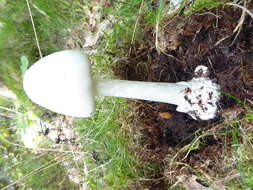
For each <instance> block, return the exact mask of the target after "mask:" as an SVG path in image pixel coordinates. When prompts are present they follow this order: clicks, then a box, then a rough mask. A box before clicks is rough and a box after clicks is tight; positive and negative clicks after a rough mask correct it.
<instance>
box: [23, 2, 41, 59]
mask: <svg viewBox="0 0 253 190" xmlns="http://www.w3.org/2000/svg"><path fill="white" fill-rule="evenodd" d="M26 4H27V8H28V11H29V15H30V18H31V22H32V27H33V32H34V36H35V41H36V44H37V47H38V51H39V54H40V58H42V57H43V56H42V52H41V49H40V44H39V39H38V35H37V32H36V28H35V24H34V21H33V16H32V11H31V7H30V3H29V1H28V0H26Z"/></svg>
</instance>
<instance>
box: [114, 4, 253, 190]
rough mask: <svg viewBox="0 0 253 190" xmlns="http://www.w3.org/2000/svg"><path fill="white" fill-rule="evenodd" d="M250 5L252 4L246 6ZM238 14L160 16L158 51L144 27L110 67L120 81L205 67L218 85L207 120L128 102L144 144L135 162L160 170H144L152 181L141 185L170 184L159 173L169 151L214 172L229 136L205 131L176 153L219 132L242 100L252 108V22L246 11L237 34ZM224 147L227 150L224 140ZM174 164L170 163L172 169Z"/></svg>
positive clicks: (183, 77)
mask: <svg viewBox="0 0 253 190" xmlns="http://www.w3.org/2000/svg"><path fill="white" fill-rule="evenodd" d="M252 7H253V4H249V5H248V8H252ZM241 14H242V11H241V9H239V8H235V7H231V6H230V7H225V8H223V9H219V10H218V9H215V10H211V11H210V10H208V11H206V10H203V11H202V12H200V13H195V14H193V15H191V16H180V17H175V18H173V19H172V20H164V25H163V27H162V29H161V31H160V32H159V38H158V39H159V44H160V46H159V47H160V48H159V51H160V52H158V51H157V48H156V47H155V39H154V36H155V35H154V34H155V31H154V30H153V29H147V30H146V31H145V34H144V35H145V36H146V40H145V42H143V43H139V44H135V45H134V46H133V47H131V53H130V55H129V57H128V58H127V60H124V61H120V62H118V63H117V64H116V65H115V68H114V70H115V74H116V76H118V77H119V78H121V79H125V80H137V81H153V82H173V83H174V82H178V81H187V80H190V79H192V78H193V71H194V69H195V68H196V67H197V66H198V65H205V66H207V67H208V68H209V70H210V77H211V79H212V80H214V81H216V82H217V83H218V84H220V86H221V90H222V94H223V95H222V98H221V100H220V103H219V107H220V110H219V113H218V115H217V117H216V118H215V119H213V120H209V121H196V120H193V119H192V118H191V117H190V116H188V115H187V114H184V113H179V112H176V110H175V109H176V106H173V105H169V104H165V103H157V102H149V101H140V100H136V101H134V102H132V105H134V106H133V107H134V110H135V116H134V123H135V127H136V129H135V130H136V131H138V132H139V133H140V134H141V138H140V139H139V140H138V143H139V145H140V146H141V147H145V148H143V149H142V150H139V155H140V160H141V161H143V162H144V163H153V164H157V165H158V166H159V168H160V169H159V173H158V174H157V173H156V174H155V172H154V173H153V174H150V176H151V179H153V180H150V181H148V182H143V187H145V188H146V189H152V190H155V189H157V190H158V189H159V190H161V189H166V187H168V186H169V184H170V183H171V182H170V181H168V180H167V179H166V174H165V173H166V172H168V168H166V167H167V165H168V162H167V161H166V160H168V158H171V155H176V156H175V157H174V158H173V159H174V160H176V161H180V162H182V163H185V164H187V165H189V166H190V167H192V168H195V169H196V170H198V169H201V170H203V168H201V167H200V165H201V164H203V163H205V162H206V161H207V160H208V161H209V165H207V166H206V167H205V168H204V169H205V172H207V173H208V174H209V175H213V173H215V172H217V171H215V169H214V168H216V170H217V168H218V167H219V165H220V163H221V159H222V156H221V155H222V151H223V150H224V142H225V139H227V140H228V139H229V138H230V137H229V136H226V137H225V136H224V135H215V136H214V135H208V136H207V137H203V138H201V146H200V148H198V149H197V150H194V151H191V152H189V154H187V155H186V153H180V154H177V153H178V151H179V150H180V149H181V148H182V147H183V146H185V145H187V144H189V143H191V142H192V140H193V139H194V138H195V137H196V136H198V135H200V134H204V133H205V132H208V131H211V132H221V131H222V130H225V128H226V125H225V121H227V120H228V117H231V114H232V113H233V114H235V116H233V117H232V118H230V120H231V119H234V118H235V117H238V116H240V115H243V111H244V107H243V106H242V104H241V103H242V102H243V103H244V104H247V105H248V106H251V107H252V106H253V103H252V102H253V20H252V18H251V17H250V16H248V15H246V17H245V20H244V22H243V25H242V27H241V28H240V30H239V32H238V31H234V30H235V28H236V27H237V25H238V22H239V20H240V18H241ZM240 102H241V103H240ZM226 145H227V147H226V148H227V149H228V150H229V149H230V148H229V147H230V146H231V145H230V143H229V141H228V142H227V143H226ZM170 160H171V159H170ZM221 167H222V166H221ZM180 168H182V167H176V169H177V172H178V171H179V169H180ZM224 170H225V169H224ZM219 173H222V172H221V171H219ZM216 175H218V174H216ZM221 175H222V174H221Z"/></svg>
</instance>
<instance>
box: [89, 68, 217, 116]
mask: <svg viewBox="0 0 253 190" xmlns="http://www.w3.org/2000/svg"><path fill="white" fill-rule="evenodd" d="M194 74H195V77H194V78H193V79H192V80H190V81H186V82H184V81H182V82H177V83H167V82H166V83H165V82H140V81H127V80H105V81H103V80H100V81H99V80H95V85H94V86H95V94H96V95H98V96H113V97H122V98H132V99H141V100H149V101H155V102H164V103H169V104H173V105H176V106H177V109H176V110H177V111H178V112H183V113H187V114H188V115H190V116H191V117H192V118H193V119H196V120H208V119H212V118H214V117H215V116H216V113H217V110H218V108H217V103H218V101H219V97H220V92H219V91H220V86H219V85H218V84H216V83H214V82H213V81H212V80H211V79H209V78H208V74H209V72H208V68H207V67H205V66H198V67H197V68H196V69H195V71H194Z"/></svg>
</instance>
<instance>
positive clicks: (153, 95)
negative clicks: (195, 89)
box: [94, 80, 187, 105]
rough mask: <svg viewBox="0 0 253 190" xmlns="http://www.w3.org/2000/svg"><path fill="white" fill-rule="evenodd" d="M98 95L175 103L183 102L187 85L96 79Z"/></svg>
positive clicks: (96, 92)
mask: <svg viewBox="0 0 253 190" xmlns="http://www.w3.org/2000/svg"><path fill="white" fill-rule="evenodd" d="M94 82H95V94H96V95H97V96H113V97H121V98H132V99H140V100H148V101H155V102H165V103H169V104H174V105H180V104H182V103H183V102H184V101H185V100H184V95H183V92H184V89H185V88H187V86H186V85H184V84H180V83H165V82H142V81H128V80H95V81H94Z"/></svg>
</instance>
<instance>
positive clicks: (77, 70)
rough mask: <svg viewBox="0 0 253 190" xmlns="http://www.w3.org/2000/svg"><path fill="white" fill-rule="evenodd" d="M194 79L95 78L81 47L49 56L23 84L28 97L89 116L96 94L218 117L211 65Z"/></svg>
mask: <svg viewBox="0 0 253 190" xmlns="http://www.w3.org/2000/svg"><path fill="white" fill-rule="evenodd" d="M194 73H195V76H194V78H193V79H192V80H190V81H187V82H185V81H182V82H177V83H167V82H142V81H128V80H96V79H94V80H93V79H92V76H91V72H90V63H89V61H88V59H87V57H86V55H85V54H84V53H82V52H81V51H79V50H65V51H60V52H56V53H53V54H51V55H48V56H46V57H44V58H42V59H40V60H39V61H37V62H36V63H35V64H33V65H32V66H31V67H30V68H29V69H28V70H27V72H26V73H25V75H24V80H23V86H24V90H25V92H26V94H27V95H28V97H29V98H30V99H31V100H32V101H34V102H36V103H37V104H39V105H41V106H43V107H45V108H47V109H49V110H52V111H54V112H57V113H60V114H64V115H69V116H73V117H89V116H91V115H92V114H93V112H94V107H95V106H94V97H95V96H113V97H122V98H133V99H141V100H148V101H155V102H165V103H169V104H174V105H177V109H176V110H177V111H178V112H184V113H187V114H189V115H190V116H191V117H192V118H193V119H195V120H209V119H212V118H214V117H215V116H216V113H217V110H218V109H217V103H218V101H219V96H220V92H219V90H220V87H219V85H218V84H216V83H214V82H213V81H212V80H211V79H209V78H208V68H207V67H205V66H198V67H197V68H196V69H195V71H194Z"/></svg>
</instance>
